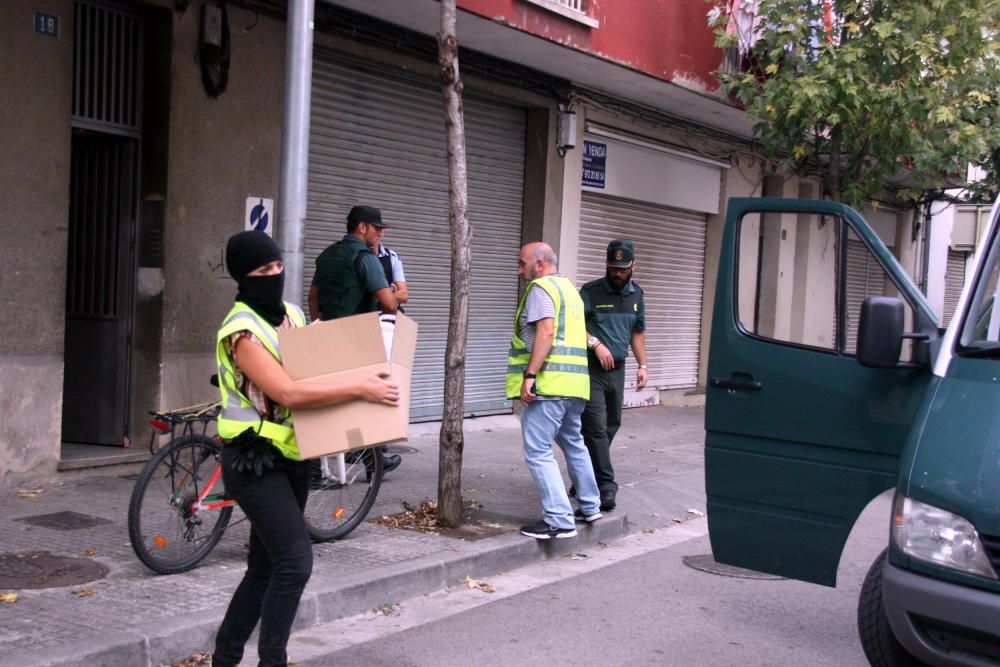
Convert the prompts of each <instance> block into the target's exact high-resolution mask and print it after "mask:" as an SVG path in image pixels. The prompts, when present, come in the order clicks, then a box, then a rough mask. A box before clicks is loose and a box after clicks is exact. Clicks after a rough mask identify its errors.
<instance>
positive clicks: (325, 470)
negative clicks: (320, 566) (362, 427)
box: [305, 447, 382, 542]
mask: <svg viewBox="0 0 1000 667" xmlns="http://www.w3.org/2000/svg"><path fill="white" fill-rule="evenodd" d="M381 484H382V451H381V449H380V448H378V447H370V448H367V449H360V450H356V451H353V452H348V453H347V454H338V455H337V456H324V457H322V458H319V459H315V460H313V461H310V462H309V499H308V500H307V501H306V512H305V514H306V523H308V524H309V536H310V537H311V538H312V539H313V541H314V542H329V541H331V540H339V539H341V538H343V537H346V536H347V535H348V533H350V532H351V531H352V530H354V529H355V528H357V527H358V525H359V524H360V523H361V522H362V521H364V520H365V517H366V516H367V515H368V512H369V511H370V510H371V508H372V505H374V504H375V497H376V496H377V495H378V489H379V486H380V485H381Z"/></svg>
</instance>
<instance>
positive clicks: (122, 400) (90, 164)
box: [62, 0, 144, 453]
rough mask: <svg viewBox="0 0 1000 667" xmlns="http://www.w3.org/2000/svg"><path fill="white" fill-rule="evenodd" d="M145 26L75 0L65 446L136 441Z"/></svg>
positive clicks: (126, 14) (130, 16)
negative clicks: (132, 425)
mask: <svg viewBox="0 0 1000 667" xmlns="http://www.w3.org/2000/svg"><path fill="white" fill-rule="evenodd" d="M143 32H144V21H143V19H142V17H141V16H139V15H138V14H136V13H133V12H131V11H129V10H127V9H123V8H120V7H118V6H111V5H110V4H108V5H106V4H104V3H99V2H93V1H91V0H78V1H77V2H76V3H75V5H74V61H73V109H72V120H71V122H72V125H73V138H72V146H71V171H70V184H69V185H70V207H69V224H68V238H69V242H68V248H67V269H66V333H65V345H64V353H65V356H64V360H65V366H64V377H63V413H62V439H63V443H64V453H65V445H66V444H67V443H78V444H86V445H109V446H116V447H127V446H129V439H128V434H129V421H130V416H131V404H130V396H131V387H130V378H131V368H130V364H131V359H132V349H131V348H132V320H133V317H132V313H133V303H134V276H135V263H136V260H135V245H136V243H135V238H136V218H137V210H138V203H137V202H138V195H139V187H138V184H139V161H140V138H141V136H142V127H141V119H142V87H143V86H142V82H143V76H142V73H143V55H144V51H143V41H144V40H143Z"/></svg>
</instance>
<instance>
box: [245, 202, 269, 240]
mask: <svg viewBox="0 0 1000 667" xmlns="http://www.w3.org/2000/svg"><path fill="white" fill-rule="evenodd" d="M243 228H244V229H245V230H247V231H258V232H264V233H266V234H267V235H268V236H270V237H272V238H273V237H274V234H273V233H272V230H273V229H274V200H273V199H268V198H267V197H247V205H246V215H245V217H244V218H243Z"/></svg>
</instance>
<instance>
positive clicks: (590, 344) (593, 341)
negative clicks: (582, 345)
mask: <svg viewBox="0 0 1000 667" xmlns="http://www.w3.org/2000/svg"><path fill="white" fill-rule="evenodd" d="M600 342H601V341H599V340H597V336H591V337H590V338H588V339H587V349H588V350H593V349H594V348H595V347H597V344H598V343H600Z"/></svg>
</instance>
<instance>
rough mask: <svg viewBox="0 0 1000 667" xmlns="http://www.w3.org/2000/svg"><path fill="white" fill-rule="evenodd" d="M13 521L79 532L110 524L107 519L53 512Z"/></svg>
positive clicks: (76, 513)
mask: <svg viewBox="0 0 1000 667" xmlns="http://www.w3.org/2000/svg"><path fill="white" fill-rule="evenodd" d="M15 521H21V522H23V523H28V524H31V525H32V526H38V527H39V528H51V529H52V530H79V529H80V528H93V527H94V526H100V525H102V524H105V523H111V521H109V520H108V519H102V518H101V517H99V516H90V515H89V514H80V513H79V512H54V513H52V514H37V515H35V516H25V517H21V518H20V519H15Z"/></svg>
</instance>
